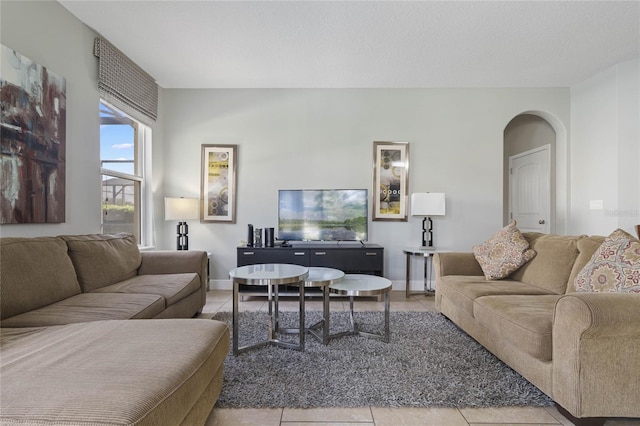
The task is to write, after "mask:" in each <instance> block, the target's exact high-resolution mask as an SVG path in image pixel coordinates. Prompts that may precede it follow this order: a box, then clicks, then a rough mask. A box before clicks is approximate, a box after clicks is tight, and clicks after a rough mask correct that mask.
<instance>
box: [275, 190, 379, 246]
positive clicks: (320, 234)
mask: <svg viewBox="0 0 640 426" xmlns="http://www.w3.org/2000/svg"><path fill="white" fill-rule="evenodd" d="M368 200H369V198H368V193H367V190H366V189H318V190H309V189H305V190H302V189H300V190H280V191H278V238H279V239H281V240H287V241H366V240H367V238H368V223H367V217H368Z"/></svg>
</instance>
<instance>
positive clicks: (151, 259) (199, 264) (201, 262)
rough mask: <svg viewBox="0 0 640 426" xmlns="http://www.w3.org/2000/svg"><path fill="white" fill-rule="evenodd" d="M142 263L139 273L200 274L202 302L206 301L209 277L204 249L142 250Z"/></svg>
mask: <svg viewBox="0 0 640 426" xmlns="http://www.w3.org/2000/svg"><path fill="white" fill-rule="evenodd" d="M140 253H141V254H142V263H141V264H140V267H139V268H138V275H155V274H183V273H187V272H195V273H197V274H199V275H200V283H201V291H202V304H203V306H204V304H205V303H206V300H207V290H208V287H209V283H208V281H209V277H208V274H207V263H208V258H207V252H206V251H202V250H187V251H174V250H158V251H142V252H140Z"/></svg>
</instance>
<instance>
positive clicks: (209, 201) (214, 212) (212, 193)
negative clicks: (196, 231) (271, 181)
mask: <svg viewBox="0 0 640 426" xmlns="http://www.w3.org/2000/svg"><path fill="white" fill-rule="evenodd" d="M237 162H238V145H202V171H201V175H202V178H201V179H202V181H201V185H200V198H201V201H202V203H201V214H200V220H201V221H202V222H229V223H235V222H236V173H237Z"/></svg>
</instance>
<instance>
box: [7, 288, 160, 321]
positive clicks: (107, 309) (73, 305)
mask: <svg viewBox="0 0 640 426" xmlns="http://www.w3.org/2000/svg"><path fill="white" fill-rule="evenodd" d="M164 307H165V301H164V299H163V298H162V297H161V296H158V295H155V294H125V293H81V294H78V295H75V296H72V297H70V298H68V299H65V300H62V301H60V302H57V303H54V304H52V305H48V306H45V307H43V308H40V309H36V310H33V311H29V312H25V313H23V314H20V315H16V316H14V317H11V318H7V319H4V320H2V322H0V325H1V326H2V327H43V326H49V325H62V324H72V323H78V322H88V321H101V320H124V319H136V318H153V317H155V316H156V315H158V314H159V313H160V312H162V311H163V310H164Z"/></svg>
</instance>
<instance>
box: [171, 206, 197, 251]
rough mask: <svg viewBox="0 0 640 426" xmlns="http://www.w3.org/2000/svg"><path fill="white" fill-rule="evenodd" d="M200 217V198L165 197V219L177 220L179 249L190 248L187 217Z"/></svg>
mask: <svg viewBox="0 0 640 426" xmlns="http://www.w3.org/2000/svg"><path fill="white" fill-rule="evenodd" d="M199 217H200V200H199V199H198V198H184V197H180V198H169V197H167V198H165V199H164V220H177V221H178V226H177V228H176V230H177V233H178V236H177V248H176V249H177V250H189V225H187V219H198V218H199Z"/></svg>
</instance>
